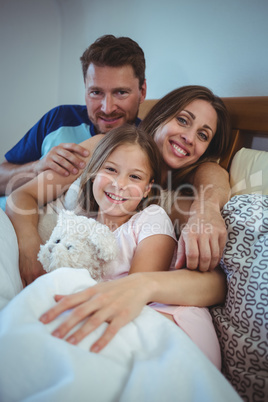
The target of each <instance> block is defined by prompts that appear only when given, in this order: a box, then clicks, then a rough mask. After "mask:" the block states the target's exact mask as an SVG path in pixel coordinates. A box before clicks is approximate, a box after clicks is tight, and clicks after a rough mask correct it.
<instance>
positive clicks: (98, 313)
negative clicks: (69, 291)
mask: <svg viewBox="0 0 268 402" xmlns="http://www.w3.org/2000/svg"><path fill="white" fill-rule="evenodd" d="M141 244H142V242H141ZM144 245H145V243H144ZM157 255H158V252H157V253H156V256H157ZM149 258H150V257H149V255H148V257H147V260H146V262H145V264H148V265H149V266H151V264H150V261H149ZM155 258H156V257H155ZM138 260H139V261H141V260H140V258H139V257H138ZM143 264H144V262H143ZM225 294H226V279H225V275H224V274H223V273H222V271H221V270H219V269H215V270H214V271H212V272H204V273H202V272H199V271H191V270H188V269H180V270H176V271H166V272H136V273H133V274H132V275H129V276H127V277H124V278H120V279H117V280H114V281H109V282H101V283H98V284H97V285H95V286H92V287H90V288H88V289H86V290H83V291H81V292H79V293H76V294H73V295H69V296H60V295H57V296H55V300H56V302H57V304H56V306H55V307H53V308H51V309H50V310H48V311H47V312H46V313H45V314H44V315H43V316H42V317H41V318H40V320H41V321H42V322H43V323H45V324H46V323H49V322H51V321H53V320H54V319H55V318H56V317H57V316H58V315H60V314H61V313H63V312H64V311H66V310H69V309H72V311H71V313H70V315H69V317H68V319H67V320H66V321H65V322H63V323H62V324H61V325H60V326H59V327H58V328H57V329H56V330H55V331H54V332H53V335H54V336H57V337H59V338H64V337H65V336H66V335H67V334H68V333H69V332H70V330H71V329H73V328H74V327H75V326H76V325H77V324H78V323H80V322H81V321H83V320H85V322H84V323H83V325H82V326H81V328H80V329H78V330H77V331H75V332H74V333H73V334H72V335H71V336H69V337H68V338H67V339H66V340H67V341H68V342H70V343H73V344H77V343H79V342H80V341H81V340H82V339H83V338H84V337H85V336H86V335H88V334H89V333H91V332H92V331H94V330H95V329H96V328H97V327H99V326H100V325H101V324H102V323H103V322H108V324H109V325H108V326H107V328H106V330H105V332H104V333H103V335H102V336H101V337H100V339H98V341H97V342H95V344H94V345H92V348H91V351H93V352H98V351H100V350H101V349H103V348H104V347H105V346H106V345H107V344H108V343H109V342H110V340H111V339H112V338H113V337H114V335H115V334H116V333H117V332H118V331H119V329H120V328H121V327H123V326H124V325H126V324H127V323H129V322H130V321H132V320H133V319H134V318H136V317H137V316H138V315H139V313H140V312H141V310H142V308H143V307H144V306H145V305H146V304H148V303H150V302H153V301H154V302H159V303H164V304H175V305H184V306H187V305H193V306H200V307H203V306H209V305H214V304H218V303H223V302H224V299H225Z"/></svg>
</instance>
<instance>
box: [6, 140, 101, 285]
mask: <svg viewBox="0 0 268 402" xmlns="http://www.w3.org/2000/svg"><path fill="white" fill-rule="evenodd" d="M100 138H102V136H100V137H99V136H95V137H92V138H90V139H89V140H87V141H85V142H84V143H82V144H83V146H84V147H85V148H87V149H88V151H89V156H88V159H89V158H90V156H91V155H92V152H93V149H94V148H95V146H96V144H97V143H98V142H99V140H100ZM79 174H80V172H79V173H77V174H76V175H70V176H67V177H63V176H61V175H60V174H58V173H56V172H54V171H51V170H46V171H45V172H43V173H41V174H40V175H38V176H37V177H35V178H34V179H32V180H31V181H29V182H28V183H26V184H24V185H23V186H21V187H20V188H18V189H17V190H15V191H14V192H12V193H11V195H10V196H9V197H8V199H7V205H6V213H7V215H8V216H9V218H10V220H11V222H12V224H13V226H14V229H15V231H16V234H17V238H18V244H19V258H20V261H19V266H20V274H21V278H22V282H23V285H24V286H26V285H28V284H29V283H31V282H32V281H34V280H35V279H36V278H37V277H38V276H40V275H42V274H43V273H45V272H44V270H43V269H42V266H41V264H40V262H39V261H37V254H38V252H39V249H40V244H41V243H42V241H41V238H40V236H39V234H38V208H39V207H42V206H44V205H46V204H47V203H49V202H51V201H53V200H55V199H56V198H58V197H59V196H60V195H62V194H63V193H64V192H65V191H66V190H67V189H68V188H69V186H70V185H71V184H72V182H73V181H74V180H75V179H76V178H77V177H78V176H79Z"/></svg>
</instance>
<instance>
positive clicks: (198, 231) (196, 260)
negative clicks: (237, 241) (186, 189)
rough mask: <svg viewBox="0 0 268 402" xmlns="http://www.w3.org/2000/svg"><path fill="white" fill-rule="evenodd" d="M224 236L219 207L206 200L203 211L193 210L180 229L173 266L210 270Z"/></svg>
mask: <svg viewBox="0 0 268 402" xmlns="http://www.w3.org/2000/svg"><path fill="white" fill-rule="evenodd" d="M191 209H192V208H191ZM226 237H227V231H226V227H225V223H224V220H223V218H222V216H221V214H220V211H219V209H217V208H215V205H214V204H212V203H209V202H207V203H206V204H205V207H204V210H203V211H200V210H198V209H196V210H195V211H194V212H193V214H192V215H191V216H190V218H189V219H188V222H187V223H186V225H185V226H184V228H183V229H182V231H181V234H180V238H179V241H178V252H177V260H176V268H183V267H185V266H186V267H187V268H189V269H197V268H198V269H199V270H200V271H203V272H205V271H211V270H213V269H214V268H215V267H216V266H217V265H218V264H219V262H220V259H221V256H222V253H223V249H224V246H225V242H226Z"/></svg>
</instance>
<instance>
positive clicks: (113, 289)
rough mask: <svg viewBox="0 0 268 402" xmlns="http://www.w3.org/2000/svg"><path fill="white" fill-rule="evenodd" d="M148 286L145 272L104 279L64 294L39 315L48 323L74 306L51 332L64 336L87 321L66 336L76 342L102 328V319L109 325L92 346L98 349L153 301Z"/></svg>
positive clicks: (92, 349) (69, 340)
mask: <svg viewBox="0 0 268 402" xmlns="http://www.w3.org/2000/svg"><path fill="white" fill-rule="evenodd" d="M148 298H149V294H148V286H147V284H146V283H145V278H144V277H143V275H142V274H139V273H137V274H132V275H130V276H127V277H124V278H120V279H117V280H114V281H110V282H101V283H98V284H97V285H95V286H92V287H90V288H88V289H86V290H83V291H81V292H78V293H75V294H72V295H68V296H61V295H56V296H55V300H56V302H57V304H56V306H55V307H52V308H51V309H50V310H48V311H47V312H46V313H45V314H43V315H42V316H41V317H40V321H42V322H43V323H44V324H47V323H49V322H51V321H53V320H54V319H55V318H56V317H58V315H60V314H61V313H63V312H64V311H66V310H69V309H72V311H71V312H70V315H69V317H68V318H67V319H66V320H65V321H64V322H63V323H62V324H61V325H60V326H59V327H58V328H56V329H55V330H54V331H53V333H52V335H54V336H56V337H57V338H64V337H65V336H66V335H67V334H68V333H69V332H70V330H71V329H72V328H74V327H75V326H76V325H77V324H78V323H80V322H81V321H83V320H84V322H83V324H82V326H81V327H80V328H79V329H78V330H77V331H75V332H74V333H73V334H72V335H70V336H69V337H67V338H66V341H67V342H70V343H72V344H74V345H76V344H77V343H79V342H80V341H81V340H82V339H83V338H85V337H86V336H87V335H88V334H90V333H91V332H92V331H94V330H95V329H96V328H97V327H99V326H100V325H101V324H102V323H103V322H107V323H108V326H107V328H106V330H105V332H104V333H103V335H102V336H101V337H100V338H99V339H98V340H97V341H96V342H95V343H94V344H93V345H92V347H91V349H90V350H91V351H92V352H99V351H100V350H101V349H103V348H104V347H105V346H106V345H107V344H108V343H109V342H110V340H111V339H112V338H113V337H114V336H115V334H116V333H117V332H118V331H119V329H120V328H121V327H123V326H124V325H126V324H127V323H129V322H130V321H132V320H133V319H134V318H136V317H137V316H138V315H139V313H140V312H141V310H142V308H143V307H144V306H145V305H146V304H147V303H148V302H149V301H150V300H147V299H148Z"/></svg>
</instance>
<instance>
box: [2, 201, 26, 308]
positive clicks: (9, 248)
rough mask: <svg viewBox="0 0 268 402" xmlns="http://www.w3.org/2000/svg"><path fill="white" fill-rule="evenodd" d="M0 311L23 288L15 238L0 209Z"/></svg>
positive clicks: (9, 223) (6, 218)
mask: <svg viewBox="0 0 268 402" xmlns="http://www.w3.org/2000/svg"><path fill="white" fill-rule="evenodd" d="M0 228H1V231H0V310H1V309H2V308H3V307H5V305H6V304H7V303H8V302H9V301H10V300H11V299H12V298H13V297H14V296H16V294H18V293H19V292H20V291H21V290H22V288H23V286H22V282H21V278H20V273H19V250H18V243H17V236H16V233H15V230H14V228H13V225H12V223H11V222H10V220H9V218H8V216H7V215H6V214H5V212H4V211H3V210H2V209H0Z"/></svg>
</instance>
